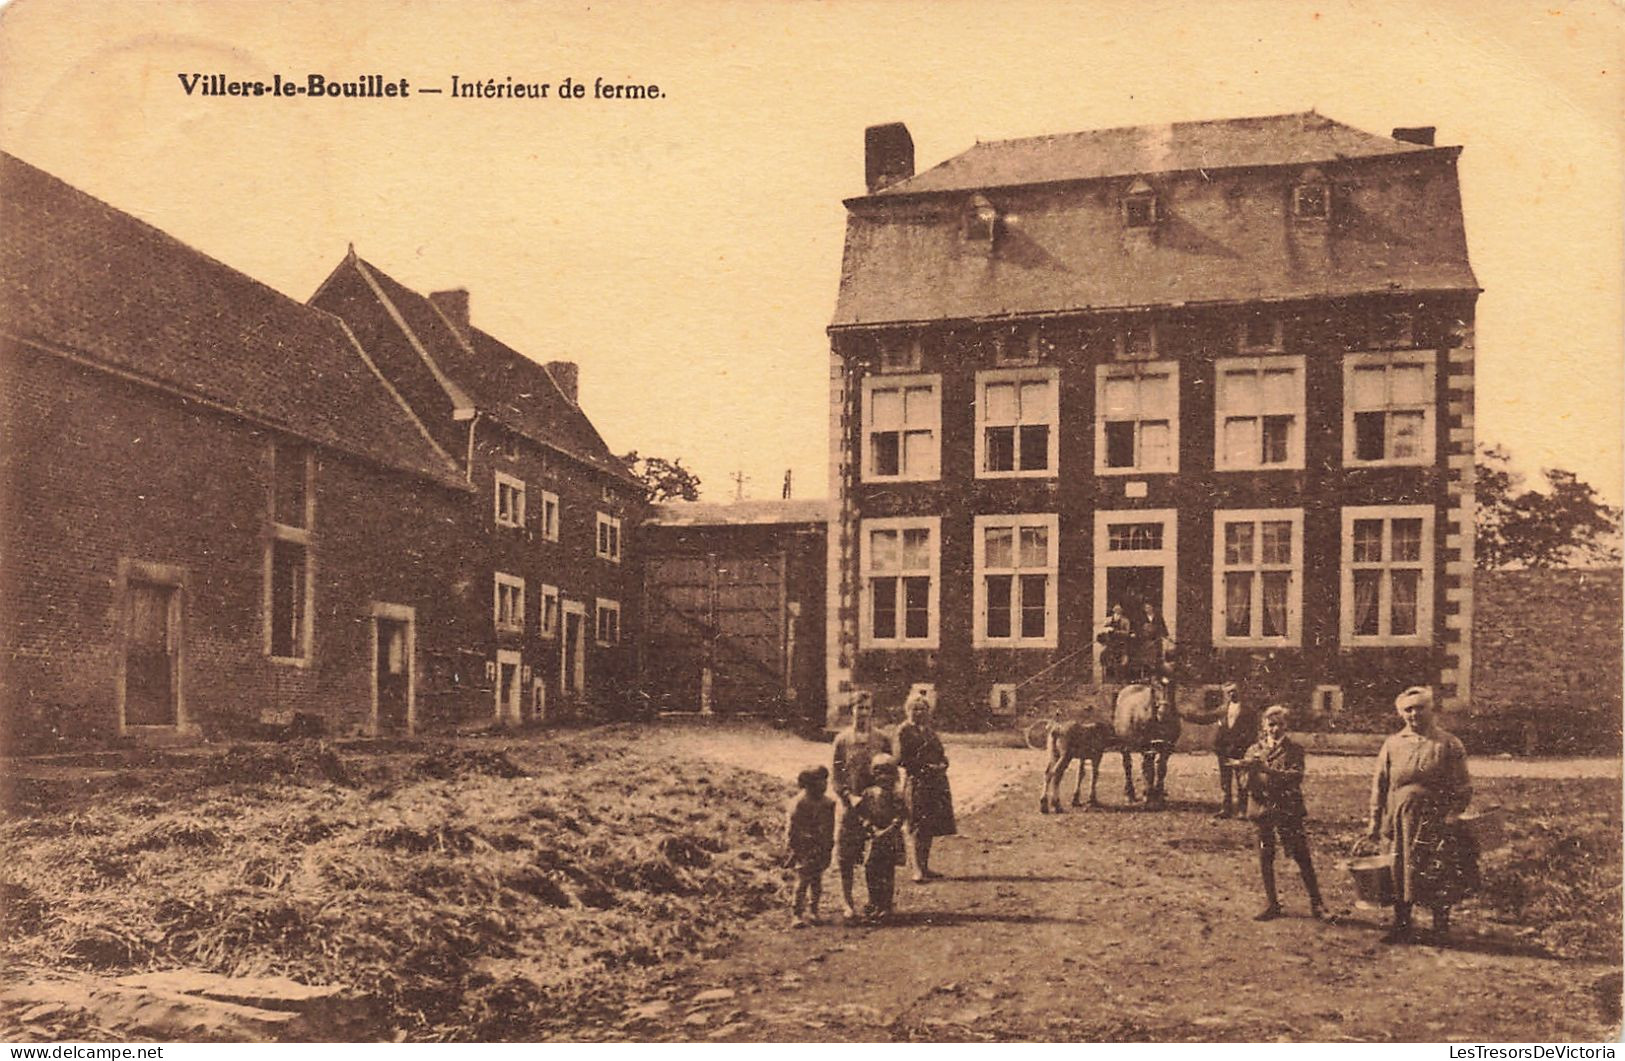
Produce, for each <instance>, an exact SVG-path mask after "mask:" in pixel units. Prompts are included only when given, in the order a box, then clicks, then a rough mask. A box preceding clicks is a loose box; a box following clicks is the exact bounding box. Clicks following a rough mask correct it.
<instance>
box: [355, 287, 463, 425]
mask: <svg viewBox="0 0 1625 1061" xmlns="http://www.w3.org/2000/svg"><path fill="white" fill-rule="evenodd" d="M355 268H356V272H358V273H360V274H361V278H362V279H363V280H365V281H366V282H367V286H368V287H370V288H372V293H373V295H374V297H376V298H377V299H378V301H379V303H381V304H382V305H383V307H384V312H385V313H387V314H389V318H390V319H391V320H393V321H394V322H395V326H396V327H397V328H399V329H400V330H401V334H403V335H405V336H406V341H407V342H409V343H411V344H412V349H414V350H416V351H417V353H418V356H419V357H420V358H422V359H423V364H424V366H425V367H427V368H428V370H429V372H430V373H431V374H432V375H433V376H434V379H435V382H436V383H438V384H440V389H441V390H443V391H445V392H446V397H448V398H450V399H451V404H452V405H453V406H454V407H456V408H458V409H472V408H474V400H473V399H472V398H470V397H469V396H468V395H467V394H466V393H465V392H464V391H463V389H462V388H461V387H459V386H458V385H457V382H456V381H455V380H453V379H452V378H451V377H450V376H448V375H446V372H445V370H444V369H442V368H441V367H440V365H439V364H438V363H437V362H436V361H435V359H434V357H433V356H432V355H430V353H429V348H428V347H426V346H424V345H423V337H422V336H420V335H418V334H417V332H415V331H413V330H412V326H411V325H410V324H408V323H407V322H406V317H405V316H403V315H402V314H401V311H400V307H398V306H396V305H395V302H394V300H393V299H391V298H390V297H389V293H388V292H387V291H385V290H384V286H383V285H382V284H380V283H379V282H378V280H377V278H376V277H374V276H373V275H372V274H373V270H374V269H375V268H376V267H375V266H373V265H371V264H370V263H368V262H367V261H366V259H364V258H361V257H359V256H358V257H356V259H355ZM378 272H379V274H380V275H382V276H384V277H386V278H388V279H389V281H390V282H391V283H394V284H396V285H397V286H399V287H402V288H404V289H405V290H407V291H411V289H410V288H407V287H406V285H404V284H401V283H400V282H399V281H398V280H396V279H395V278H394V277H392V276H390V275H389V274H388V273H385V272H384V271H383V270H382V269H379V270H378ZM412 293H413V294H416V292H412Z"/></svg>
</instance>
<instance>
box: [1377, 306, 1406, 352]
mask: <svg viewBox="0 0 1625 1061" xmlns="http://www.w3.org/2000/svg"><path fill="white" fill-rule="evenodd" d="M1415 339H1416V318H1415V316H1414V315H1412V314H1411V313H1410V311H1408V310H1402V309H1400V310H1395V309H1379V310H1376V311H1374V312H1373V313H1372V314H1371V315H1370V316H1369V317H1368V318H1367V319H1366V344H1367V345H1368V346H1371V347H1373V348H1375V349H1379V350H1393V349H1400V348H1403V347H1408V346H1411V345H1413V344H1414V342H1415Z"/></svg>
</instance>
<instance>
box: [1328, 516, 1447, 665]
mask: <svg viewBox="0 0 1625 1061" xmlns="http://www.w3.org/2000/svg"><path fill="white" fill-rule="evenodd" d="M1433 519H1434V510H1433V506H1431V505H1359V506H1351V507H1348V508H1345V509H1343V549H1342V569H1343V571H1342V575H1343V577H1342V598H1341V600H1342V607H1341V609H1340V617H1341V622H1340V633H1341V635H1342V644H1343V646H1344V647H1345V648H1358V647H1362V646H1366V645H1373V646H1389V645H1428V644H1431V643H1432V641H1433V553H1434V549H1433V525H1434V524H1433Z"/></svg>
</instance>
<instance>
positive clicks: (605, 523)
mask: <svg viewBox="0 0 1625 1061" xmlns="http://www.w3.org/2000/svg"><path fill="white" fill-rule="evenodd" d="M598 556H599V558H600V559H604V560H608V561H610V562H611V563H616V564H618V563H620V562H621V518H620V517H619V516H611V515H609V514H608V513H604V512H600V513H598Z"/></svg>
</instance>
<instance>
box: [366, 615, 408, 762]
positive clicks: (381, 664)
mask: <svg viewBox="0 0 1625 1061" xmlns="http://www.w3.org/2000/svg"><path fill="white" fill-rule="evenodd" d="M413 634H414V631H413V614H412V609H411V608H408V607H404V606H402V605H398V604H377V603H375V604H373V606H372V646H373V669H372V732H373V733H374V734H375V735H377V736H406V735H408V734H410V733H411V732H412V731H413V728H414V727H415V724H416V717H415V716H416V711H415V710H414V708H415V706H416V705H415V703H414V700H415V698H416V688H415V686H416V681H415V678H416V673H415V666H414V662H413V657H414V655H415V652H414V645H413V641H414V637H413Z"/></svg>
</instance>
